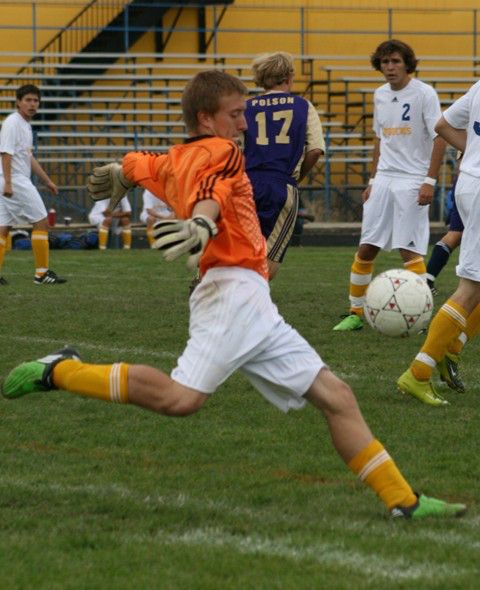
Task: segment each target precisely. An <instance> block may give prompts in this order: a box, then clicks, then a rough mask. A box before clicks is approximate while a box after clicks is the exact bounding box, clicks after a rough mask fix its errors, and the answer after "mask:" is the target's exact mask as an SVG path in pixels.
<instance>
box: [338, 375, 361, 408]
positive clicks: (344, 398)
mask: <svg viewBox="0 0 480 590" xmlns="http://www.w3.org/2000/svg"><path fill="white" fill-rule="evenodd" d="M334 400H335V407H334V410H336V411H342V412H349V411H351V410H354V409H356V408H357V400H356V398H355V395H354V393H353V391H352V388H351V387H350V386H349V385H348V384H347V383H345V381H341V380H340V379H339V382H338V384H337V390H336V395H335V396H334Z"/></svg>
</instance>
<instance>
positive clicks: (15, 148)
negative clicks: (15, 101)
mask: <svg viewBox="0 0 480 590" xmlns="http://www.w3.org/2000/svg"><path fill="white" fill-rule="evenodd" d="M32 149H33V133H32V126H31V125H30V123H29V122H28V121H26V120H25V119H24V118H23V117H22V115H20V113H18V112H15V113H12V114H11V115H8V117H7V118H6V119H5V120H4V121H3V123H2V129H1V130H0V153H5V154H10V155H11V156H12V179H13V178H14V177H15V176H26V177H27V178H30V176H31V174H32ZM0 175H2V176H3V167H2V166H0Z"/></svg>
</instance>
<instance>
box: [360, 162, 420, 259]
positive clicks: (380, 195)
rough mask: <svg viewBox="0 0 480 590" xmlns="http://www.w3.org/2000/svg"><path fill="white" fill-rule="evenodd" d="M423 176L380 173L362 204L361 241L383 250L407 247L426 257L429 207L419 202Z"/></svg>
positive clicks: (406, 248)
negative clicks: (414, 176)
mask: <svg viewBox="0 0 480 590" xmlns="http://www.w3.org/2000/svg"><path fill="white" fill-rule="evenodd" d="M422 181H423V179H422V178H409V177H407V176H406V177H404V178H403V177H398V176H387V175H383V174H382V173H377V174H376V176H375V180H374V181H373V186H372V190H371V192H370V198H369V199H368V200H367V201H366V202H365V203H364V205H363V220H362V234H361V237H360V244H371V245H372V246H377V247H378V248H380V249H382V250H386V251H387V252H389V251H390V250H398V249H399V248H404V249H405V250H410V251H411V252H416V253H417V254H421V255H422V256H424V255H425V254H426V253H427V249H428V240H429V238H430V224H429V219H428V210H429V206H428V205H425V206H422V205H419V204H418V203H417V199H418V191H419V189H420V187H421V185H422Z"/></svg>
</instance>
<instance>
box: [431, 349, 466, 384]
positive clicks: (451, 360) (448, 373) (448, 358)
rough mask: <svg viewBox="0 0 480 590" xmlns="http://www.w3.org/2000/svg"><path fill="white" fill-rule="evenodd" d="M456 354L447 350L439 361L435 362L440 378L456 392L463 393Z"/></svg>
mask: <svg viewBox="0 0 480 590" xmlns="http://www.w3.org/2000/svg"><path fill="white" fill-rule="evenodd" d="M458 361H459V356H458V354H452V353H451V352H447V353H446V355H445V356H444V357H443V359H442V360H441V361H439V362H438V363H437V369H438V372H439V373H440V379H441V380H442V381H443V382H444V383H446V384H447V385H448V387H450V389H453V391H456V392H458V393H465V384H464V383H463V381H462V378H461V377H460V374H459V371H458Z"/></svg>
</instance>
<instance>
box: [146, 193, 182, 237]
mask: <svg viewBox="0 0 480 590" xmlns="http://www.w3.org/2000/svg"><path fill="white" fill-rule="evenodd" d="M142 199H143V208H142V212H141V213H140V221H141V222H142V223H144V224H145V225H146V226H147V240H148V245H149V246H150V248H152V247H153V242H154V241H155V238H154V237H153V225H154V224H155V223H156V222H157V221H158V220H159V219H173V218H174V216H175V215H174V213H173V211H172V210H171V209H170V207H169V206H168V205H167V204H166V203H165V202H164V201H162V199H160V197H156V196H155V195H154V194H153V193H151V192H150V191H148V190H144V191H143V194H142Z"/></svg>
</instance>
